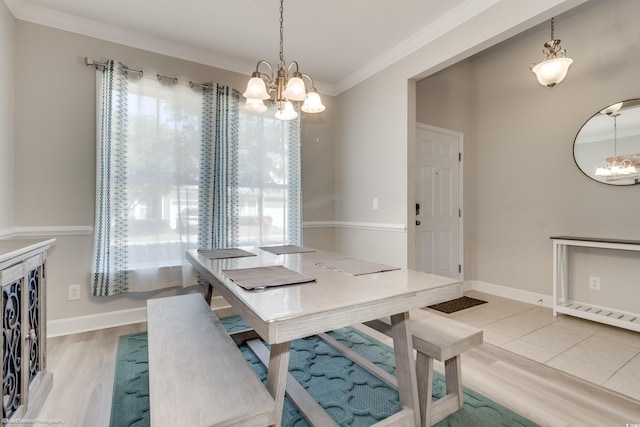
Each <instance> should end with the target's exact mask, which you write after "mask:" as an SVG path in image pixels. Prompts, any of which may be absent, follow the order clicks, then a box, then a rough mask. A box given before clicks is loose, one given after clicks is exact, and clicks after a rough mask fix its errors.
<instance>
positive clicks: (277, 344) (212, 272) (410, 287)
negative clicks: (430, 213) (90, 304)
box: [187, 247, 462, 426]
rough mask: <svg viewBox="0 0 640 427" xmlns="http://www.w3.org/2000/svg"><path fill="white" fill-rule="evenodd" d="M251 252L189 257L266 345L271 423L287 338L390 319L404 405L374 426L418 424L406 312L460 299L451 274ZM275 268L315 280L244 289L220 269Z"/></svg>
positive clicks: (283, 378) (314, 255)
mask: <svg viewBox="0 0 640 427" xmlns="http://www.w3.org/2000/svg"><path fill="white" fill-rule="evenodd" d="M243 249H245V250H247V251H248V252H251V253H254V254H255V255H256V256H247V257H239V258H224V259H209V258H207V257H206V256H204V255H203V254H201V253H199V252H198V251H197V250H190V251H187V259H188V261H189V262H190V263H191V264H193V266H194V267H195V268H196V270H197V271H198V272H199V273H200V274H201V275H202V276H203V278H204V279H205V280H206V281H208V283H209V287H210V289H209V291H208V292H207V294H209V295H210V294H211V288H212V289H215V290H216V291H217V293H219V294H220V295H221V296H222V297H223V298H224V299H225V300H226V301H227V302H228V303H229V304H230V305H231V306H232V307H233V309H234V311H236V312H237V313H238V314H240V315H241V316H242V317H243V318H244V320H245V321H246V322H247V323H248V324H249V325H250V326H251V327H252V328H253V329H254V330H255V332H256V333H257V334H258V335H259V336H260V338H262V340H263V341H265V342H266V343H268V344H269V345H270V347H271V351H270V354H269V362H268V371H267V383H266V387H267V390H268V391H269V392H270V393H271V395H272V396H273V398H274V400H275V402H276V425H277V426H279V425H280V422H281V421H282V409H283V405H284V398H285V388H286V382H287V373H288V365H289V353H290V349H291V341H293V340H295V339H299V338H304V337H309V336H312V335H316V334H320V333H323V332H327V331H331V330H335V329H339V328H342V327H346V326H352V325H357V324H360V323H364V322H367V321H370V320H374V319H378V318H380V317H383V316H390V317H391V321H392V338H393V346H394V353H395V361H396V376H397V379H398V392H399V398H400V404H401V406H402V409H401V410H400V411H399V412H398V413H396V414H394V415H392V416H390V417H389V418H387V419H385V420H383V421H381V422H379V423H378V424H379V425H381V426H382V425H385V426H386V425H404V426H407V425H420V411H419V404H418V392H417V380H416V372H415V364H414V358H413V349H412V338H411V332H410V330H409V328H408V320H409V311H410V310H412V309H416V308H420V307H425V306H428V305H432V304H437V303H440V302H443V301H448V300H451V299H454V298H459V297H461V296H462V284H461V282H460V281H459V280H457V279H451V278H448V277H442V276H436V275H433V274H428V273H424V272H418V271H414V270H409V269H397V270H393V271H385V272H380V273H371V274H363V275H357V276H354V275H350V274H347V273H344V272H342V271H336V270H331V269H328V268H325V267H322V266H319V265H316V263H317V262H320V261H325V260H335V259H341V258H345V257H344V256H343V255H340V254H336V253H332V252H326V251H321V250H317V251H313V252H305V253H295V254H286V255H274V254H272V253H270V252H267V251H264V250H261V249H259V248H257V247H255V248H243ZM274 265H281V266H284V267H286V268H288V269H289V270H293V271H295V272H299V273H302V274H304V275H307V276H310V277H312V278H314V279H315V281H313V282H310V283H304V284H299V285H287V286H278V287H270V288H267V289H265V290H260V291H247V290H245V289H244V288H242V287H240V286H238V285H237V284H236V283H234V282H233V281H231V280H230V279H229V278H228V277H227V275H226V274H225V273H224V270H233V269H245V268H254V267H264V266H274Z"/></svg>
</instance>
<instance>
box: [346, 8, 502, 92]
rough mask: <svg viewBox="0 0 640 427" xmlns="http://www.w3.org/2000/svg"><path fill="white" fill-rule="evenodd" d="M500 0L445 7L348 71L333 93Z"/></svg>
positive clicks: (358, 81)
mask: <svg viewBox="0 0 640 427" xmlns="http://www.w3.org/2000/svg"><path fill="white" fill-rule="evenodd" d="M500 1H502V0H467V1H466V2H464V3H463V4H461V5H460V6H458V7H456V8H455V9H453V10H451V11H449V12H448V13H447V14H445V15H443V16H441V17H440V18H438V19H436V20H435V21H433V22H432V23H431V24H429V25H428V26H426V27H424V28H423V29H422V30H420V31H418V32H417V33H415V34H414V35H413V36H411V37H409V38H408V39H406V40H404V41H403V42H401V43H399V44H397V45H396V46H394V47H393V48H392V49H390V50H388V51H387V52H385V53H383V54H382V55H380V56H378V57H377V58H376V59H374V60H373V61H371V62H369V63H368V64H366V65H365V66H364V67H362V68H360V69H358V70H357V71H356V72H354V73H351V74H350V75H348V76H347V77H346V78H344V79H343V80H341V81H340V82H339V83H338V84H337V85H336V90H337V93H338V94H340V93H342V92H344V91H346V90H348V89H350V88H352V87H354V86H355V85H357V84H358V83H361V82H363V81H364V80H366V79H368V78H369V77H372V76H374V75H375V74H377V73H379V72H380V71H382V70H384V69H385V68H387V67H389V66H390V65H392V64H395V63H396V62H398V61H400V60H401V59H403V58H406V57H407V56H409V55H410V54H412V53H413V52H415V51H416V50H418V49H421V48H423V47H424V46H427V45H428V44H429V43H432V42H433V41H434V40H437V39H438V38H439V37H441V36H443V35H444V34H446V33H448V32H449V31H451V30H453V29H454V28H456V27H458V26H460V25H462V24H463V23H465V22H467V21H468V20H469V19H471V18H473V17H474V16H476V15H478V14H480V13H482V12H484V11H485V10H487V9H489V8H491V7H492V6H494V5H496V4H497V3H499V2H500Z"/></svg>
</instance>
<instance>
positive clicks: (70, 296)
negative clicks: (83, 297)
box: [67, 285, 80, 301]
mask: <svg viewBox="0 0 640 427" xmlns="http://www.w3.org/2000/svg"><path fill="white" fill-rule="evenodd" d="M79 299H80V285H69V286H68V287H67V300H68V301H75V300H79Z"/></svg>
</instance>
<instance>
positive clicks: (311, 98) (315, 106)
mask: <svg viewBox="0 0 640 427" xmlns="http://www.w3.org/2000/svg"><path fill="white" fill-rule="evenodd" d="M300 109H301V110H302V111H304V112H305V113H321V112H322V111H324V109H325V106H324V105H322V101H321V100H320V95H318V91H317V90H316V89H315V88H313V87H312V88H311V89H309V93H308V94H307V99H306V100H305V101H304V104H302V107H300Z"/></svg>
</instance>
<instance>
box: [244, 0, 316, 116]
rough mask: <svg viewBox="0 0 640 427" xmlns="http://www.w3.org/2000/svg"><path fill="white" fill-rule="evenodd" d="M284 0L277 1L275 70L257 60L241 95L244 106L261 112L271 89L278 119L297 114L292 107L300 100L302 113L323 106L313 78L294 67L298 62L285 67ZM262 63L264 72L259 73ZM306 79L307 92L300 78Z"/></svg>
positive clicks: (248, 109)
mask: <svg viewBox="0 0 640 427" xmlns="http://www.w3.org/2000/svg"><path fill="white" fill-rule="evenodd" d="M283 15H284V0H280V61H279V62H278V70H277V72H276V74H275V76H274V74H273V67H272V66H271V64H269V63H268V62H267V61H265V60H260V61H258V64H257V65H256V70H255V71H254V72H253V73H252V74H251V79H250V80H249V82H248V83H247V89H246V90H245V92H244V93H243V94H242V95H243V96H244V97H245V98H246V102H245V106H244V109H245V111H248V112H251V113H258V114H259V113H263V112H265V111H267V106H266V105H264V101H265V100H267V99H271V95H270V93H271V92H275V94H274V99H273V102H275V104H276V107H277V109H278V111H277V112H276V115H275V117H276V118H277V119H279V120H292V119H295V118H296V117H298V113H297V111H296V108H295V107H294V104H295V106H299V105H300V103H303V104H302V106H301V107H300V109H301V110H302V111H304V112H305V113H320V112H322V111H324V109H325V106H324V105H323V104H322V101H321V100H320V95H319V94H318V91H317V89H316V88H315V87H314V84H313V79H311V77H309V76H308V75H307V74H303V73H301V72H300V71H299V69H298V62H297V61H292V62H291V63H290V64H289V66H286V63H285V61H284V41H283V35H284V27H283ZM261 66H262V69H263V71H265V68H266V69H267V70H266V71H268V72H267V73H264V72H260V68H261ZM303 79H308V80H309V83H310V85H311V87H310V88H309V90H308V91H307V89H306V86H305V83H304V80H303Z"/></svg>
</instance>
